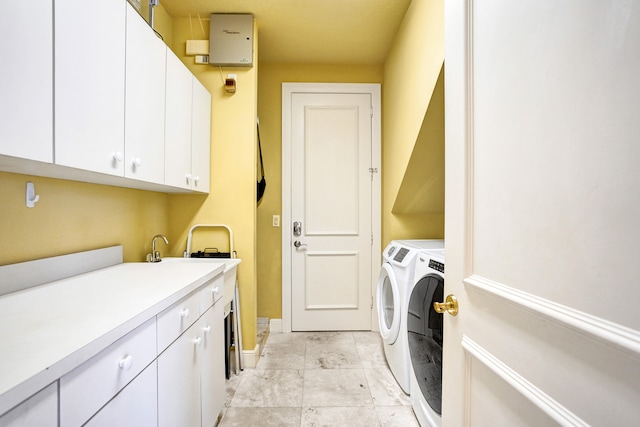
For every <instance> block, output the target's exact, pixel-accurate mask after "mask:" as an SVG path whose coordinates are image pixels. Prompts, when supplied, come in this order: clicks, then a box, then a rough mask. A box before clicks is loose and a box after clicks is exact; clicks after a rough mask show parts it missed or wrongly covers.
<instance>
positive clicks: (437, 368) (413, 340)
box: [407, 274, 444, 415]
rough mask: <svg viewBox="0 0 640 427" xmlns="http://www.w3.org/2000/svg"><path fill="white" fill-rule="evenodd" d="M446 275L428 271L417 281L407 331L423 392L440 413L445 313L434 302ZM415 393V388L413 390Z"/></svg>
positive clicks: (412, 357)
mask: <svg viewBox="0 0 640 427" xmlns="http://www.w3.org/2000/svg"><path fill="white" fill-rule="evenodd" d="M443 294H444V278H443V277H442V276H440V275H438V274H427V275H426V276H424V277H422V278H421V279H420V280H418V282H417V283H416V284H415V286H414V288H413V291H411V297H410V298H409V308H408V311H409V312H408V313H407V333H408V340H409V354H410V356H411V367H412V368H413V372H414V374H415V376H416V380H417V381H418V385H419V386H420V392H421V393H422V395H423V396H424V398H425V400H426V401H427V403H428V404H429V406H431V409H433V411H435V412H436V413H437V414H438V415H440V412H441V409H442V333H443V327H442V326H443V325H442V321H443V319H442V314H439V313H436V311H435V309H434V308H433V303H434V302H436V301H437V302H440V301H442V296H443ZM411 393H412V394H413V393H414V391H413V389H412V390H411Z"/></svg>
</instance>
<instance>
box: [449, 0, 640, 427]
mask: <svg viewBox="0 0 640 427" xmlns="http://www.w3.org/2000/svg"><path fill="white" fill-rule="evenodd" d="M445 28H446V30H445V31H446V38H445V39H446V67H445V72H446V74H445V82H446V83H445V85H446V86H445V96H446V107H445V109H446V206H445V214H446V221H445V223H446V228H445V238H446V272H445V274H446V276H445V295H447V294H455V295H456V296H457V298H458V300H459V313H458V315H457V316H455V317H454V316H451V315H449V314H445V323H444V332H445V337H444V356H443V377H444V384H443V397H442V406H443V413H442V425H443V426H525V425H526V426H551V425H592V426H614V425H616V426H629V425H637V423H638V420H639V419H640V407H639V406H638V402H640V314H639V313H640V311H638V306H637V304H638V301H640V287H639V286H638V277H639V273H640V270H639V268H638V265H639V263H638V260H637V257H638V242H640V227H639V226H638V218H640V185H638V182H639V181H638V176H639V175H638V159H640V144H638V135H640V120H638V111H640V79H639V78H638V76H640V55H639V54H638V52H640V2H638V1H634V0H612V1H601V0H580V1H578V0H568V1H560V2H558V1H556V0H536V1H518V2H514V1H509V0H491V1H474V0H452V1H446V2H445Z"/></svg>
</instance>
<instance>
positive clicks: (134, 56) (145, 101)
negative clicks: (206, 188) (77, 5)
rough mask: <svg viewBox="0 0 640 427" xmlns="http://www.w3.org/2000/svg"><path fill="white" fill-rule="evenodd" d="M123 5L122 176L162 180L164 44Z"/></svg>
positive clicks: (132, 10) (131, 9)
mask: <svg viewBox="0 0 640 427" xmlns="http://www.w3.org/2000/svg"><path fill="white" fill-rule="evenodd" d="M123 3H125V4H126V5H127V43H126V45H127V48H126V67H125V68H126V96H125V147H126V149H125V172H124V174H125V177H128V178H135V179H139V180H142V181H149V182H156V183H163V182H164V114H165V111H164V106H165V64H166V46H165V44H164V43H163V42H162V40H160V39H159V38H158V37H157V36H156V34H155V33H154V31H153V30H151V29H150V28H149V25H147V23H146V22H145V21H144V20H143V19H142V17H140V15H139V14H138V13H137V12H136V11H135V10H134V9H133V8H132V7H131V6H129V4H128V3H126V2H123Z"/></svg>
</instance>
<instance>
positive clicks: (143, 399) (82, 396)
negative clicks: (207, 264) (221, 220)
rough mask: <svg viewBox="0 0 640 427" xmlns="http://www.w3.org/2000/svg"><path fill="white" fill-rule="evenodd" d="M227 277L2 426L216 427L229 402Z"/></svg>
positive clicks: (7, 416)
mask: <svg viewBox="0 0 640 427" xmlns="http://www.w3.org/2000/svg"><path fill="white" fill-rule="evenodd" d="M223 281H224V279H223V275H222V274H220V275H218V276H217V277H216V278H214V279H213V280H211V281H209V282H207V283H206V284H204V285H202V286H200V287H199V288H198V289H196V290H194V291H193V292H191V293H190V294H188V295H187V296H185V297H184V298H182V299H181V300H180V301H178V302H177V303H175V304H173V305H171V306H169V307H168V308H166V309H165V310H163V311H162V312H161V313H158V314H157V315H154V316H153V317H152V318H151V319H149V320H148V321H146V322H145V323H143V324H142V325H140V326H138V327H137V328H135V329H133V330H132V331H130V332H129V333H127V334H126V335H125V336H123V337H122V338H120V339H118V340H117V341H115V342H113V343H112V344H111V345H109V346H108V347H106V348H105V349H104V350H102V351H101V352H99V353H98V354H96V355H95V356H93V357H92V358H90V359H89V360H87V361H86V362H84V363H82V364H81V365H80V366H77V367H76V368H75V369H73V370H72V371H70V372H69V373H67V374H65V375H64V376H62V377H60V378H59V379H58V380H57V381H55V382H54V383H52V384H51V385H50V386H48V387H46V388H45V389H43V390H41V391H40V392H38V393H36V394H35V395H33V396H32V397H30V398H29V399H27V400H25V401H24V402H22V403H21V404H20V405H18V406H16V407H15V408H13V409H11V410H10V411H8V412H6V413H4V414H2V415H1V416H0V427H32V426H33V427H58V426H60V427H77V426H84V425H86V426H91V427H113V426H118V427H153V426H163V427H200V426H203V427H204V426H207V427H212V426H214V425H215V424H216V421H217V418H218V415H219V414H220V412H221V411H222V408H223V406H224V399H225V383H224V382H225V371H224V325H223V321H224V319H223V316H224V313H223V310H224V309H223V307H224V299H223V298H222V292H221V291H222V286H223Z"/></svg>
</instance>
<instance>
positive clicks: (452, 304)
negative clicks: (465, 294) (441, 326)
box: [433, 295, 458, 316]
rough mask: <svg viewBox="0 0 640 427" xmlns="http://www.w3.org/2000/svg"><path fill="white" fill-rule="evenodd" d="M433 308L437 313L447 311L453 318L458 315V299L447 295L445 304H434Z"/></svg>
mask: <svg viewBox="0 0 640 427" xmlns="http://www.w3.org/2000/svg"><path fill="white" fill-rule="evenodd" d="M433 308H434V309H435V310H436V312H438V313H444V312H445V311H448V312H449V314H450V315H452V316H455V315H456V314H458V298H456V297H455V295H447V299H446V300H445V302H434V303H433Z"/></svg>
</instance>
